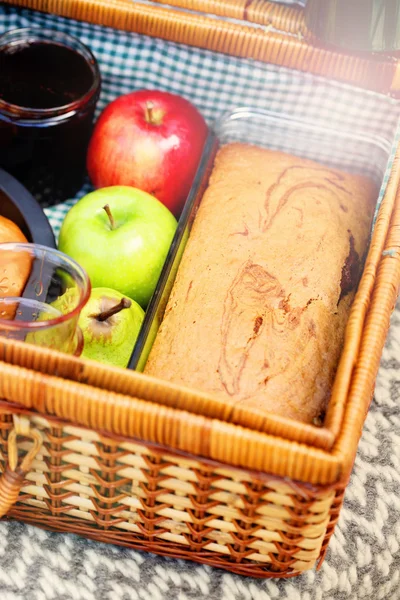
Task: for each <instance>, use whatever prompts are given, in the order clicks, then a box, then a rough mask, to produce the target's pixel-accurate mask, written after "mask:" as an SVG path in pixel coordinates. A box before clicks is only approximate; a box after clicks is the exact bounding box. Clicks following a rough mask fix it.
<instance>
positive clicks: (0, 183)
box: [0, 169, 56, 248]
mask: <svg viewBox="0 0 400 600" xmlns="http://www.w3.org/2000/svg"><path fill="white" fill-rule="evenodd" d="M0 215H1V216H3V217H6V218H7V219H10V220H11V221H13V222H14V223H15V224H16V225H18V227H19V228H20V229H21V231H22V232H23V233H24V235H25V237H26V238H27V239H28V240H29V241H30V242H33V243H35V244H41V245H42V246H48V247H50V248H55V247H56V241H55V238H54V234H53V230H52V228H51V226H50V223H49V221H48V219H47V217H46V215H45V214H44V212H43V210H42V208H41V207H40V205H39V204H38V203H37V202H36V200H35V199H34V198H33V197H32V196H31V194H30V193H29V192H28V190H26V189H25V188H24V186H23V185H21V184H20V183H19V182H18V181H17V180H16V179H14V177H12V176H11V175H9V174H8V173H6V172H5V171H3V170H2V169H0Z"/></svg>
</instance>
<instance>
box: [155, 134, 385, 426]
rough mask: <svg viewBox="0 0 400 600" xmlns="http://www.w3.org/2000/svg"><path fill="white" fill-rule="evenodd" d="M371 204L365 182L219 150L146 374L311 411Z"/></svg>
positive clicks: (330, 372)
mask: <svg viewBox="0 0 400 600" xmlns="http://www.w3.org/2000/svg"><path fill="white" fill-rule="evenodd" d="M375 201H376V188H375V186H374V185H373V184H372V182H370V181H369V180H368V179H366V178H364V177H361V176H355V175H350V174H347V173H342V172H339V171H336V170H332V169H329V168H326V167H324V166H321V165H320V164H317V163H314V162H312V161H309V160H303V159H300V158H296V157H294V156H290V155H286V154H282V153H279V152H273V151H269V150H264V149H260V148H257V147H253V146H250V145H243V144H230V145H227V146H225V147H223V148H222V149H221V150H220V151H219V153H218V155H217V158H216V161H215V166H214V169H213V172H212V175H211V179H210V183H209V187H208V189H207V191H206V193H205V195H204V198H203V200H202V203H201V206H200V208H199V211H198V214H197V217H196V219H195V222H194V225H193V229H192V232H191V235H190V238H189V242H188V245H187V247H186V250H185V253H184V256H183V259H182V262H181V265H180V268H179V271H178V275H177V278H176V282H175V285H174V287H173V290H172V293H171V296H170V299H169V302H168V305H167V308H166V312H165V317H164V320H163V323H162V325H161V327H160V330H159V333H158V335H157V338H156V340H155V343H154V346H153V348H152V351H151V353H150V357H149V360H148V362H147V365H146V368H145V372H146V373H148V374H151V375H155V376H157V377H159V378H161V379H166V380H169V381H173V382H175V383H178V384H182V385H185V386H190V387H192V388H197V389H199V390H202V391H205V392H209V393H211V394H214V395H217V396H220V397H222V398H225V399H226V401H227V402H230V403H235V404H236V403H242V404H245V405H246V406H256V407H258V408H262V409H265V410H266V411H269V412H273V413H276V414H280V415H283V416H286V417H290V418H293V419H297V420H299V421H303V422H313V421H314V420H315V419H316V418H319V417H320V416H321V415H322V414H323V413H324V411H325V409H326V406H327V402H328V400H329V396H330V390H331V387H332V383H333V379H334V375H335V371H336V368H337V364H338V360H339V356H340V353H341V350H342V346H343V338H344V330H345V326H346V322H347V318H348V315H349V309H350V306H351V302H352V300H353V297H354V292H355V289H356V286H357V283H358V279H359V276H360V273H361V268H362V262H363V257H364V255H365V252H366V249H367V245H368V241H369V235H370V229H371V221H372V216H373V212H374V206H375Z"/></svg>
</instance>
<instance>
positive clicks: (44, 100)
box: [0, 28, 100, 206]
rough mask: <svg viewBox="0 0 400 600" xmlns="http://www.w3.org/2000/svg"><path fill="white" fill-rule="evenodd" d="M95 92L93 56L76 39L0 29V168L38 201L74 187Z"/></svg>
mask: <svg viewBox="0 0 400 600" xmlns="http://www.w3.org/2000/svg"><path fill="white" fill-rule="evenodd" d="M99 93H100V73H99V69H98V65H97V62H96V59H95V57H94V56H93V54H92V53H91V51H90V50H89V49H88V48H87V47H86V46H84V45H83V44H82V43H81V42H80V41H79V40H78V39H75V38H74V37H72V36H70V35H67V34H64V33H60V32H57V31H47V30H45V29H39V28H27V29H18V30H13V31H9V32H7V33H5V34H4V35H2V36H0V167H1V168H3V169H5V170H6V171H7V172H9V173H10V174H11V175H13V176H14V177H15V178H16V179H17V180H18V181H20V182H21V183H22V184H23V185H24V186H25V187H26V188H27V189H28V190H29V191H30V192H31V193H32V194H33V195H34V196H35V198H36V200H38V202H39V203H40V204H41V205H42V206H49V205H52V204H56V203H58V202H62V201H65V200H66V199H67V198H69V197H71V196H73V195H74V194H75V193H76V192H77V191H78V190H79V189H80V187H81V186H82V183H83V180H84V176H85V163H86V150H87V146H88V143H89V139H90V135H91V131H92V122H93V115H94V110H95V107H96V102H97V99H98V96H99Z"/></svg>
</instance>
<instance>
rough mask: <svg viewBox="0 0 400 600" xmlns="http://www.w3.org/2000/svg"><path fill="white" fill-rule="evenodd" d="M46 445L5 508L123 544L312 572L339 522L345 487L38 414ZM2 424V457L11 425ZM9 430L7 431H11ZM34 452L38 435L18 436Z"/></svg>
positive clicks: (250, 570) (6, 418)
mask: <svg viewBox="0 0 400 600" xmlns="http://www.w3.org/2000/svg"><path fill="white" fill-rule="evenodd" d="M31 421H32V426H33V427H34V431H38V432H40V433H41V434H42V437H43V446H42V448H41V450H40V451H39V453H38V454H37V456H36V459H35V460H34V461H33V464H32V467H31V469H30V472H29V474H28V475H27V476H26V481H25V483H24V486H23V487H22V490H21V493H20V497H19V501H18V505H17V506H16V507H15V508H14V509H13V510H12V511H11V512H10V513H9V514H10V516H12V517H15V518H17V519H22V520H27V521H33V522H36V523H37V524H43V525H44V526H50V527H52V528H53V527H54V528H56V529H61V530H62V529H66V530H68V531H75V532H77V533H80V534H83V535H87V536H89V537H94V538H95V539H98V540H102V541H109V542H113V543H117V544H120V545H127V546H131V547H136V548H143V549H147V550H151V551H153V552H162V553H163V554H168V555H171V556H176V557H186V558H188V557H190V558H191V559H193V560H196V561H198V562H204V563H210V564H214V565H219V566H223V565H224V564H225V563H232V569H233V570H235V571H236V572H238V573H242V574H247V575H250V574H251V575H252V576H263V577H265V576H267V575H268V571H271V572H272V573H275V574H276V573H277V572H279V573H284V574H286V575H291V574H294V573H297V572H300V571H304V570H307V569H309V568H310V567H312V566H313V564H314V563H315V560H316V559H317V558H318V556H319V555H320V552H321V549H322V550H323V549H324V548H325V545H326V544H324V540H325V538H326V532H327V528H328V532H330V531H331V528H332V526H333V524H334V523H335V522H336V518H337V514H338V510H337V509H338V506H339V504H340V503H341V499H342V490H338V491H335V490H334V489H329V488H327V489H326V490H323V489H313V488H311V486H310V488H309V489H308V490H307V489H305V488H304V487H303V486H298V485H296V484H294V483H289V482H288V483H286V482H283V481H282V480H279V479H276V478H272V477H266V476H260V477H258V478H257V476H254V475H253V476H251V475H250V474H249V473H247V472H245V471H240V470H236V471H235V470H233V469H229V468H227V467H224V466H223V465H219V466H218V465H212V464H207V463H199V462H196V461H194V460H190V459H187V458H183V457H179V456H176V455H172V454H166V453H164V452H162V451H157V450H155V449H151V448H149V447H146V446H145V445H142V444H140V445H139V444H137V443H132V442H128V441H123V440H116V439H112V438H107V437H104V436H100V435H99V434H97V433H95V432H93V431H90V430H84V429H80V428H76V427H72V426H67V425H65V426H62V425H61V424H60V423H58V422H54V421H48V420H46V419H43V418H41V417H35V416H34V417H32V420H31ZM13 427H14V424H13V420H12V415H11V414H7V413H6V414H2V416H1V421H0V445H1V458H0V460H1V462H2V466H3V468H4V466H5V462H6V457H7V444H6V441H7V438H8V436H9V435H11V434H12V432H13V431H14V429H13ZM10 432H11V433H10ZM19 448H20V450H21V451H23V450H25V451H30V449H31V448H32V442H30V441H29V440H26V441H25V442H23V441H22V442H20V443H19Z"/></svg>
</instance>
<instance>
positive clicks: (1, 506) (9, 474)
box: [0, 415, 43, 518]
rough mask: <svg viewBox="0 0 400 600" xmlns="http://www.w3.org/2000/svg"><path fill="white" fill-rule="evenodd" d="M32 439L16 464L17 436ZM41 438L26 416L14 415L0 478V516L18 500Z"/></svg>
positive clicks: (39, 446) (40, 444) (41, 441)
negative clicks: (6, 462) (5, 463)
mask: <svg viewBox="0 0 400 600" xmlns="http://www.w3.org/2000/svg"><path fill="white" fill-rule="evenodd" d="M19 435H20V436H23V437H25V438H30V439H31V440H33V446H32V448H31V449H30V450H29V452H28V453H27V454H26V455H25V456H24V458H23V459H22V461H21V463H20V464H18V445H17V437H18V436H19ZM42 443H43V439H42V436H41V434H40V433H39V431H36V430H35V429H31V427H30V422H29V420H28V419H27V418H26V417H20V416H17V415H14V429H13V430H12V431H11V433H10V435H9V437H8V464H7V466H6V469H5V471H4V473H3V474H2V476H1V479H0V518H1V517H4V515H6V514H7V513H8V511H9V510H10V509H11V508H12V507H13V506H14V504H15V503H16V502H17V500H18V496H19V493H20V491H21V487H22V485H23V483H24V479H25V477H26V474H27V473H28V472H29V470H30V468H31V466H32V462H33V460H34V459H35V457H36V455H37V453H38V452H39V450H40V448H41V447H42Z"/></svg>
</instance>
